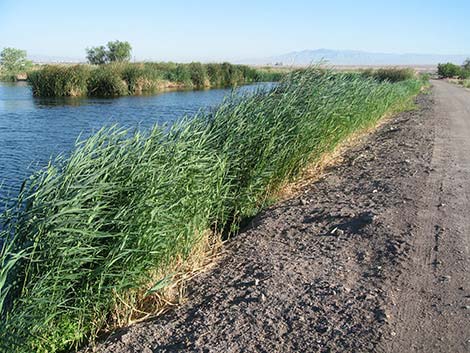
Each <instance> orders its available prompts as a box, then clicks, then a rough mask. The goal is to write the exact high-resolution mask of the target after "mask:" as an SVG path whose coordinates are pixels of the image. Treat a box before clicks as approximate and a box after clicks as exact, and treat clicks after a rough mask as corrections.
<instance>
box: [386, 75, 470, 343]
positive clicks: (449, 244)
mask: <svg viewBox="0 0 470 353" xmlns="http://www.w3.org/2000/svg"><path fill="white" fill-rule="evenodd" d="M433 85H434V96H435V103H436V104H435V116H436V119H435V121H434V122H435V125H436V132H435V139H434V148H433V152H432V160H431V171H430V174H429V177H428V178H427V180H423V183H425V184H426V188H425V190H424V192H423V194H422V196H421V198H420V199H419V201H418V203H417V207H418V208H419V212H418V215H417V219H416V221H415V222H413V223H414V224H416V227H415V228H416V235H415V238H414V241H413V242H412V252H411V254H410V261H408V263H407V264H406V269H405V270H404V271H403V274H402V276H401V277H400V279H399V284H398V285H397V288H396V290H392V292H391V296H392V298H393V300H394V301H395V302H396V303H399V305H397V307H396V309H395V310H394V311H393V314H392V316H393V317H394V320H393V323H392V325H391V326H392V330H394V331H392V332H395V333H396V336H395V338H394V339H393V340H391V341H390V344H389V345H388V346H387V351H390V352H404V351H416V352H470V92H468V91H466V90H464V89H462V88H460V87H457V86H454V85H450V84H448V83H445V82H442V81H434V82H433Z"/></svg>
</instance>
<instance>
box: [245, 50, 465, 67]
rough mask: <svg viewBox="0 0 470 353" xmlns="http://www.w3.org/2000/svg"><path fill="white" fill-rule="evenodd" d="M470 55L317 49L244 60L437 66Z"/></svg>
mask: <svg viewBox="0 0 470 353" xmlns="http://www.w3.org/2000/svg"><path fill="white" fill-rule="evenodd" d="M467 57H470V55H441V54H414V53H404V54H393V53H374V52H366V51H359V50H332V49H315V50H302V51H294V52H290V53H287V54H282V55H278V56H272V57H267V58H258V59H251V60H244V61H243V63H246V64H276V63H282V64H283V65H309V64H312V63H317V62H320V61H325V62H327V63H329V64H332V65H436V64H438V63H441V62H452V63H455V64H462V63H463V61H464V60H465V59H466V58H467Z"/></svg>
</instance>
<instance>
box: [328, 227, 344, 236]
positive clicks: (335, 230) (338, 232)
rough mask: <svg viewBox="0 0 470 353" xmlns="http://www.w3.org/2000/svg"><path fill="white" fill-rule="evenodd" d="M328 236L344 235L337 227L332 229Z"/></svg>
mask: <svg viewBox="0 0 470 353" xmlns="http://www.w3.org/2000/svg"><path fill="white" fill-rule="evenodd" d="M330 234H333V235H337V236H340V235H343V234H344V230H342V229H339V228H338V227H335V228H333V230H332V231H331V232H330Z"/></svg>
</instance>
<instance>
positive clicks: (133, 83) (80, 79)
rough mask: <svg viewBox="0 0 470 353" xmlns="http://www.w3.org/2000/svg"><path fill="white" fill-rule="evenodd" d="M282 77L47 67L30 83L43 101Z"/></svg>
mask: <svg viewBox="0 0 470 353" xmlns="http://www.w3.org/2000/svg"><path fill="white" fill-rule="evenodd" d="M281 76H282V74H280V73H279V72H277V73H274V72H272V71H270V70H268V69H254V68H251V67H249V66H245V65H233V64H230V63H222V64H201V63H197V62H193V63H190V64H177V63H110V64H104V65H99V66H90V65H74V66H67V65H46V66H44V67H42V68H39V69H38V70H37V71H34V72H33V73H32V74H31V76H30V77H29V82H30V83H31V85H32V87H33V94H34V95H35V96H40V97H54V96H55V97H65V96H86V95H88V96H105V97H109V96H123V95H134V94H141V93H145V92H153V91H157V90H159V89H161V88H165V87H180V88H209V87H229V86H238V85H242V84H246V83H251V82H261V81H278V80H279V79H281ZM125 87H127V89H126V88H125Z"/></svg>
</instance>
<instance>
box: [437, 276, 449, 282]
mask: <svg viewBox="0 0 470 353" xmlns="http://www.w3.org/2000/svg"><path fill="white" fill-rule="evenodd" d="M451 278H452V277H451V276H441V277H440V278H439V280H440V281H441V282H450V280H451Z"/></svg>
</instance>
